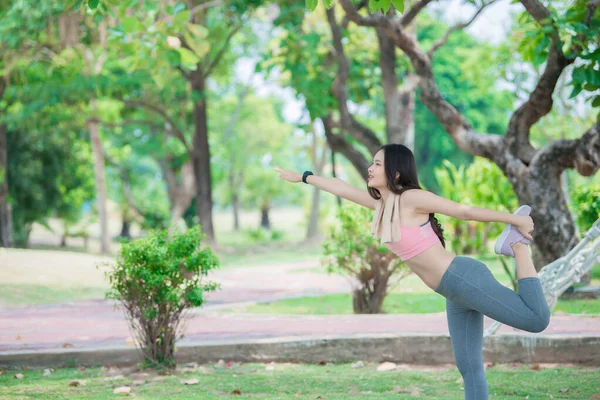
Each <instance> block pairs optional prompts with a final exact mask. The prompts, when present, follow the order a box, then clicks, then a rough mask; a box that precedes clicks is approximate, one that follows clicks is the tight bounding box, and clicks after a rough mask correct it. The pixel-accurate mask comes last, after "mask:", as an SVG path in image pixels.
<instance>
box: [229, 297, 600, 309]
mask: <svg viewBox="0 0 600 400" xmlns="http://www.w3.org/2000/svg"><path fill="white" fill-rule="evenodd" d="M445 310H446V300H445V299H444V298H443V297H442V296H440V295H439V294H437V293H434V292H430V293H390V294H388V296H387V297H386V299H385V301H384V303H383V311H384V312H385V313H387V314H429V313H439V312H444V311H445ZM236 311H237V312H247V313H252V314H303V315H336V314H338V315H339V314H352V313H353V311H352V297H351V295H350V294H332V295H327V296H320V297H302V298H297V299H287V300H281V301H277V302H273V303H266V304H256V305H252V306H249V307H247V308H245V309H243V310H239V309H238V310H236ZM553 311H554V312H557V311H561V312H564V313H567V314H588V315H599V314H600V299H595V300H559V301H558V304H557V306H556V308H555V309H554V310H553Z"/></svg>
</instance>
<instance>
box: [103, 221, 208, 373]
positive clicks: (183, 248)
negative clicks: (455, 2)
mask: <svg viewBox="0 0 600 400" xmlns="http://www.w3.org/2000/svg"><path fill="white" fill-rule="evenodd" d="M202 239H204V235H203V234H202V232H201V229H200V227H199V226H196V227H194V228H192V229H189V230H187V231H186V232H175V233H173V234H172V235H170V234H169V233H168V232H167V231H151V232H150V233H149V234H148V235H147V236H146V237H144V238H142V239H138V240H135V241H133V242H127V243H124V244H123V247H122V248H121V250H120V252H119V254H118V257H117V261H116V265H115V266H114V269H113V270H112V271H110V272H109V273H107V276H108V278H109V282H110V291H109V292H108V293H107V298H109V299H113V300H118V301H121V302H122V304H123V306H124V308H125V313H126V316H127V318H128V319H129V321H130V322H131V326H132V328H133V330H134V331H135V334H136V336H137V339H138V342H139V344H140V346H141V350H142V353H143V355H144V358H145V360H146V361H147V362H149V363H151V364H152V365H157V366H164V367H168V368H172V367H174V366H175V359H174V349H175V347H174V346H175V341H176V340H177V335H178V334H179V332H178V329H179V324H180V322H181V318H182V313H183V312H184V311H185V310H186V309H188V308H190V307H199V306H201V305H202V304H203V303H204V300H205V299H204V293H205V292H209V291H214V290H215V289H216V288H217V285H216V284H215V283H213V282H204V281H203V277H204V276H205V275H206V274H207V273H208V272H209V271H210V270H213V269H215V268H217V267H218V265H219V262H218V260H217V258H216V257H215V255H214V254H213V252H212V250H211V249H210V247H208V246H206V247H204V248H202V247H200V243H201V241H202Z"/></svg>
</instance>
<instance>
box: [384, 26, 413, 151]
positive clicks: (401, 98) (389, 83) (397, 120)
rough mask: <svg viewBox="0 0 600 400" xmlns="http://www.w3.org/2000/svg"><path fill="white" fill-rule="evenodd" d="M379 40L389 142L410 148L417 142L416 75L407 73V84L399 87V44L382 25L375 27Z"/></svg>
mask: <svg viewBox="0 0 600 400" xmlns="http://www.w3.org/2000/svg"><path fill="white" fill-rule="evenodd" d="M376 31H377V39H378V41H379V66H380V67H381V87H382V88H383V97H384V99H385V122H386V128H385V129H386V136H387V141H388V143H399V144H403V145H405V146H407V147H409V148H410V149H413V148H414V144H415V128H414V110H415V91H416V89H417V85H416V84H414V83H413V80H414V75H412V74H411V75H408V77H407V83H406V85H407V87H406V88H403V89H402V90H398V76H397V74H396V45H395V44H394V42H393V41H392V40H391V39H390V38H389V37H388V36H387V35H386V34H385V31H384V30H383V29H382V28H376Z"/></svg>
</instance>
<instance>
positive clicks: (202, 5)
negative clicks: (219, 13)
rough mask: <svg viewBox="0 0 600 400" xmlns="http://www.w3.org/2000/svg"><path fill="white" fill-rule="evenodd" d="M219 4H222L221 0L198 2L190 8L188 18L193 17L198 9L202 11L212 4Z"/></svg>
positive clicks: (212, 5)
mask: <svg viewBox="0 0 600 400" xmlns="http://www.w3.org/2000/svg"><path fill="white" fill-rule="evenodd" d="M221 4H223V0H213V1H209V2H206V3H203V4H198V5H197V6H196V7H194V8H192V9H191V10H190V18H191V17H193V16H194V15H195V14H196V13H197V12H198V11H202V10H205V9H207V8H210V7H214V6H220V5H221Z"/></svg>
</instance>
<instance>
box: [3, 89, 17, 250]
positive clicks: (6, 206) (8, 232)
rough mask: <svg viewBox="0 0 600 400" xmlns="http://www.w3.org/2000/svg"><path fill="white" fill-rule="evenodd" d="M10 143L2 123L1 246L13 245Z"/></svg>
mask: <svg viewBox="0 0 600 400" xmlns="http://www.w3.org/2000/svg"><path fill="white" fill-rule="evenodd" d="M3 84H4V82H2V81H0V99H1V98H2V95H3V91H4V90H3V88H4V87H3ZM8 196H9V194H8V143H7V140H6V125H4V124H2V123H0V246H2V247H12V246H14V243H13V235H12V207H11V205H10V202H9V198H8Z"/></svg>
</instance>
